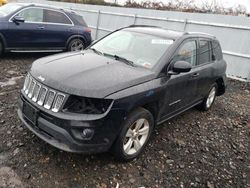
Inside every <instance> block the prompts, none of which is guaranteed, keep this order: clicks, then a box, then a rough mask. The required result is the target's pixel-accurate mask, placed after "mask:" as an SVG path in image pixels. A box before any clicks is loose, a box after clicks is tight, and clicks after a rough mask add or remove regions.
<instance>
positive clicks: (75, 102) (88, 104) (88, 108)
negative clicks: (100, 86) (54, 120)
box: [63, 96, 113, 114]
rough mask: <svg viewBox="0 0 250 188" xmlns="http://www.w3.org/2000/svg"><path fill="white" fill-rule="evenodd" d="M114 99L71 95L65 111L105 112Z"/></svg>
mask: <svg viewBox="0 0 250 188" xmlns="http://www.w3.org/2000/svg"><path fill="white" fill-rule="evenodd" d="M112 102H113V100H110V99H96V98H85V97H79V96H70V97H69V98H68V100H67V102H66V103H65V105H64V107H63V111H64V112H71V113H79V114H103V113H105V112H106V111H107V110H108V109H109V107H110V106H111V105H112Z"/></svg>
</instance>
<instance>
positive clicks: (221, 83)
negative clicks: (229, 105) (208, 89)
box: [215, 78, 226, 96]
mask: <svg viewBox="0 0 250 188" xmlns="http://www.w3.org/2000/svg"><path fill="white" fill-rule="evenodd" d="M215 83H216V84H217V86H218V89H217V96H220V95H223V94H224V93H225V91H226V86H225V83H224V80H223V78H217V79H216V80H215Z"/></svg>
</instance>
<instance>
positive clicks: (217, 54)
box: [212, 40, 222, 60]
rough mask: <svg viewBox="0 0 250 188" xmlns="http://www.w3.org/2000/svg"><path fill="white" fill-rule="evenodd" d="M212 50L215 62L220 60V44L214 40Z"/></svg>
mask: <svg viewBox="0 0 250 188" xmlns="http://www.w3.org/2000/svg"><path fill="white" fill-rule="evenodd" d="M212 49H213V55H214V57H215V59H216V60H221V59H222V50H221V46H220V43H219V42H218V41H216V40H213V41H212Z"/></svg>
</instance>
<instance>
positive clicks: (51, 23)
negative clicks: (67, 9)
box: [41, 9, 74, 48]
mask: <svg viewBox="0 0 250 188" xmlns="http://www.w3.org/2000/svg"><path fill="white" fill-rule="evenodd" d="M73 27H74V25H73V22H72V21H71V19H70V18H69V17H68V16H67V15H66V14H65V13H64V12H62V11H59V10H58V11H57V10H51V9H44V31H43V34H42V36H43V39H44V40H43V43H42V44H41V45H42V46H47V47H50V48H62V47H65V45H66V42H67V40H68V38H69V37H70V36H71V35H72V34H73Z"/></svg>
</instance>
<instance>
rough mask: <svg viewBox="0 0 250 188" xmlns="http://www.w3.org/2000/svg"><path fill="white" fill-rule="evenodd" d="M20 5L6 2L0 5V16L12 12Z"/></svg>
mask: <svg viewBox="0 0 250 188" xmlns="http://www.w3.org/2000/svg"><path fill="white" fill-rule="evenodd" d="M21 7H22V5H19V4H12V3H10V4H6V5H3V6H1V7H0V17H3V16H8V15H9V14H11V13H13V12H14V11H16V10H17V9H19V8H21Z"/></svg>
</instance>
